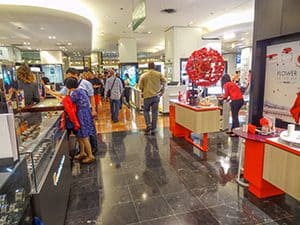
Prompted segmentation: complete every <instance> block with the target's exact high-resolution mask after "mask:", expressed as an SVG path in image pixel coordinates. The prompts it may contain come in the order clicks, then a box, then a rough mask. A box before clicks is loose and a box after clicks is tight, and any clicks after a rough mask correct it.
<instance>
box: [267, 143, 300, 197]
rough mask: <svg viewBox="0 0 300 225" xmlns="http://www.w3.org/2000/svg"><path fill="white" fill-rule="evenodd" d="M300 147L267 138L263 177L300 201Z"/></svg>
mask: <svg viewBox="0 0 300 225" xmlns="http://www.w3.org/2000/svg"><path fill="white" fill-rule="evenodd" d="M299 171H300V148H296V147H291V146H289V145H287V143H285V142H282V141H281V140H280V139H279V138H270V139H267V140H266V144H265V157H264V170H263V179H264V180H266V181H268V182H270V183H271V184H273V185H275V186H276V187H278V188H280V189H281V190H283V191H284V192H285V193H287V194H289V195H291V196H292V197H294V198H296V199H297V200H299V201H300V173H299Z"/></svg>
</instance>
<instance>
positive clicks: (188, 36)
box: [165, 27, 203, 81]
mask: <svg viewBox="0 0 300 225" xmlns="http://www.w3.org/2000/svg"><path fill="white" fill-rule="evenodd" d="M201 36H202V29H200V28H194V27H171V28H170V29H168V30H167V31H166V32H165V63H166V64H168V63H169V64H172V80H174V81H179V80H180V59H181V58H188V57H190V55H191V54H192V52H193V51H195V50H198V49H200V48H201V47H202V46H203V44H202V39H201Z"/></svg>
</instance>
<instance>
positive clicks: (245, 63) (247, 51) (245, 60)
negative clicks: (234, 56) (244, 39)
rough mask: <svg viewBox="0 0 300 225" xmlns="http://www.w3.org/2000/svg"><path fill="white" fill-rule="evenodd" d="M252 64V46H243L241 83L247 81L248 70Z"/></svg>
mask: <svg viewBox="0 0 300 225" xmlns="http://www.w3.org/2000/svg"><path fill="white" fill-rule="evenodd" d="M251 64H252V48H243V49H242V50H241V84H243V83H244V82H247V79H248V72H249V70H250V69H251Z"/></svg>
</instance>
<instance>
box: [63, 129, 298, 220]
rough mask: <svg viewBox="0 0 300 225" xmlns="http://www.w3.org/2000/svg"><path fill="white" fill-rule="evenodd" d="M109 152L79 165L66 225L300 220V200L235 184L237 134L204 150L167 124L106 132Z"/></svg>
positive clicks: (218, 136)
mask: <svg viewBox="0 0 300 225" xmlns="http://www.w3.org/2000/svg"><path fill="white" fill-rule="evenodd" d="M99 144H100V148H101V151H102V153H100V152H98V154H97V160H96V162H95V163H93V164H91V165H82V166H81V165H80V164H79V163H76V162H75V163H74V165H73V170H72V173H73V184H72V189H71V194H70V201H69V208H68V213H67V218H66V223H65V224H66V225H83V224H92V225H94V224H101V225H125V224H131V225H202V224H203V225H215V224H229V225H235V224H236V225H240V224H269V225H276V224H278V225H291V224H293V225H299V224H300V203H299V202H297V201H296V200H294V199H293V198H291V197H289V196H287V195H283V196H278V197H274V198H269V199H265V200H259V199H257V198H256V197H254V196H253V195H252V194H250V193H249V192H248V191H247V190H246V189H244V188H242V187H239V186H238V185H237V184H236V182H235V177H236V173H237V167H238V148H239V139H238V138H228V137H227V136H226V134H223V133H214V134H210V135H209V151H208V153H207V154H204V153H202V152H201V154H200V157H197V156H195V154H194V153H193V151H197V150H196V149H194V148H193V147H192V146H191V145H190V144H188V143H186V142H185V141H184V140H182V139H178V138H173V137H172V136H171V135H170V133H169V130H168V128H160V129H159V131H158V132H157V133H156V134H155V135H152V136H145V135H144V134H143V133H142V132H140V131H121V132H112V133H104V134H99Z"/></svg>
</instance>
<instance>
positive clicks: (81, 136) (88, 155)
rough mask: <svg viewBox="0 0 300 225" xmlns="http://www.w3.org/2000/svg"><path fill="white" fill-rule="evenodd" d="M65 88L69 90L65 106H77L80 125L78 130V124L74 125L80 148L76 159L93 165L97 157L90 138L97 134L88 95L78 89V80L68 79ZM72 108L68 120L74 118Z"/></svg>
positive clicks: (64, 102) (64, 100) (64, 101)
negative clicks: (93, 151) (94, 154)
mask: <svg viewBox="0 0 300 225" xmlns="http://www.w3.org/2000/svg"><path fill="white" fill-rule="evenodd" d="M65 87H66V88H67V89H68V94H67V96H66V97H65V98H64V99H63V104H64V106H65V109H67V106H70V104H72V103H74V104H75V106H76V110H75V112H76V116H77V119H78V122H79V125H80V127H79V128H78V125H77V124H76V123H75V124H74V130H75V131H76V132H75V134H76V138H77V141H78V143H79V148H80V153H79V154H78V155H76V156H75V157H74V158H75V159H78V160H81V162H82V163H91V162H93V161H94V160H95V157H94V156H93V153H92V148H91V144H90V141H89V137H90V136H91V135H93V134H94V133H96V128H95V126H94V121H93V116H92V111H91V108H90V107H89V101H88V99H89V98H88V95H87V93H86V92H85V90H83V89H82V88H78V82H77V79H76V78H73V77H69V78H67V79H66V80H65ZM70 100H71V101H70ZM67 102H68V103H67ZM72 108H73V113H72V114H70V111H69V112H67V114H68V115H67V116H68V118H72V117H74V106H73V107H72ZM72 115H73V116H72ZM73 121H74V119H73ZM76 127H77V129H76Z"/></svg>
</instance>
